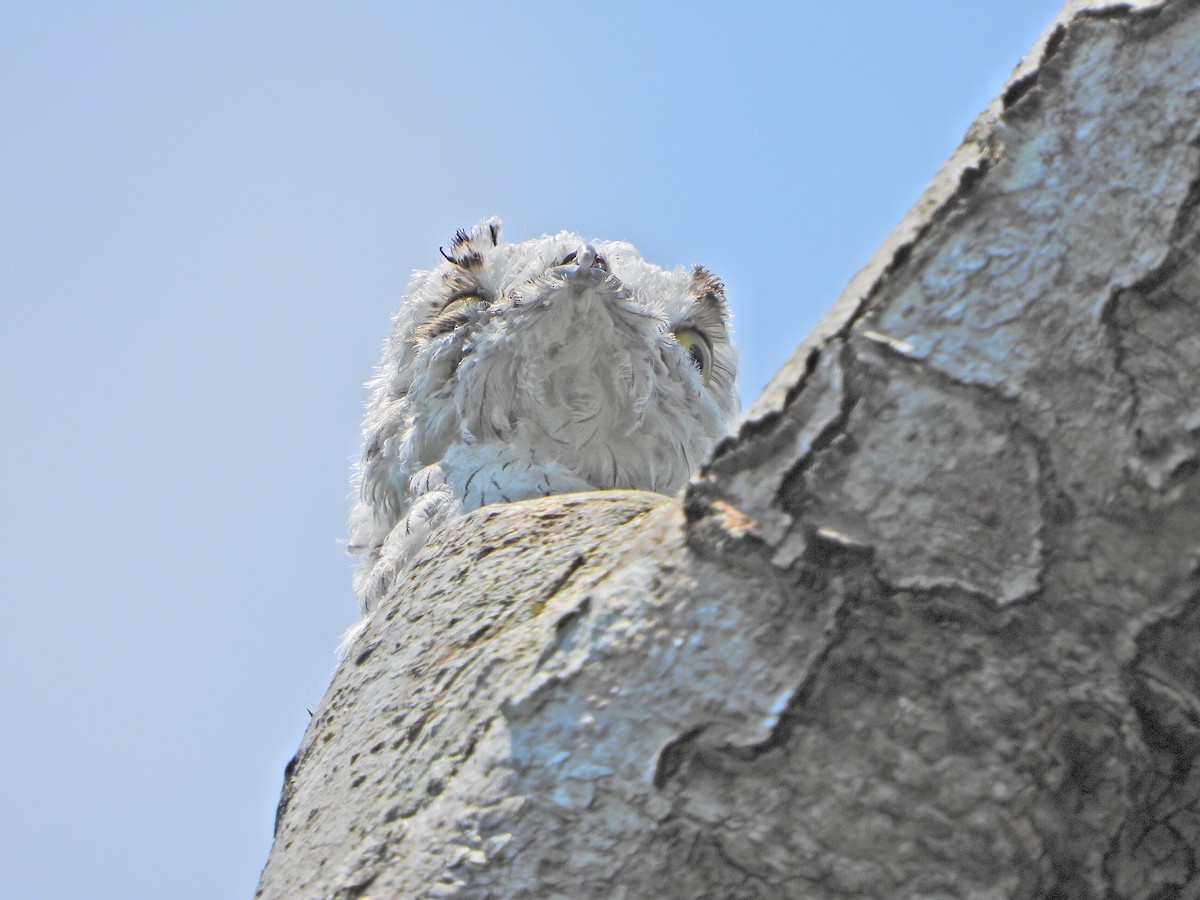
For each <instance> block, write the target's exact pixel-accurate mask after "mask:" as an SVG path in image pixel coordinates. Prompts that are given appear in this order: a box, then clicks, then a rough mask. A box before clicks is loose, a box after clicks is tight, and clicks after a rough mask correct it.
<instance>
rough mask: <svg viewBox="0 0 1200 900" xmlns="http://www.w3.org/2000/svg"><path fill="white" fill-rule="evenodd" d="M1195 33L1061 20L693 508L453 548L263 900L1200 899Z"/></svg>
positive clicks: (486, 531) (408, 612)
mask: <svg viewBox="0 0 1200 900" xmlns="http://www.w3.org/2000/svg"><path fill="white" fill-rule="evenodd" d="M1198 185H1200V4H1198V3H1196V2H1191V0H1188V2H1185V0H1164V2H1161V3H1140V4H1134V5H1132V6H1129V5H1125V6H1120V7H1115V6H1114V7H1103V6H1098V7H1096V8H1092V7H1089V6H1086V5H1083V4H1078V3H1075V4H1069V6H1068V8H1067V9H1066V10H1064V12H1063V14H1062V15H1061V16H1060V20H1059V23H1058V24H1057V25H1056V26H1055V28H1054V29H1052V30H1051V32H1049V33H1048V34H1047V36H1046V38H1044V39H1043V41H1042V42H1041V43H1040V44H1039V46H1038V47H1036V48H1035V50H1034V52H1033V53H1031V55H1030V57H1029V59H1027V60H1026V62H1024V63H1023V64H1022V66H1021V67H1020V68H1019V69H1018V71H1017V73H1016V75H1015V76H1014V80H1013V82H1012V83H1011V84H1010V86H1009V87H1008V88H1007V89H1006V91H1005V93H1004V95H1003V96H1002V97H1001V98H998V99H997V101H996V102H995V103H993V105H992V106H991V107H989V109H988V110H987V111H986V112H985V113H984V115H983V116H981V118H980V120H979V121H978V122H977V123H976V124H975V126H973V128H972V130H971V132H970V133H969V134H968V137H967V140H966V141H965V142H964V144H963V146H962V147H961V148H960V150H959V151H958V152H957V153H956V154H955V156H954V157H953V158H952V159H951V160H950V161H949V162H948V163H947V165H946V167H945V168H944V169H943V171H942V172H941V173H940V174H939V176H938V178H937V179H935V181H934V183H933V184H932V185H931V187H930V189H929V191H928V192H927V194H926V196H925V197H924V198H923V199H922V201H921V202H919V203H918V204H917V206H916V207H915V208H914V210H913V211H912V213H910V215H909V217H908V218H907V219H906V220H905V222H903V223H902V224H901V225H900V226H899V227H898V229H897V231H896V232H895V233H894V235H893V236H892V238H890V239H889V241H888V242H887V243H886V244H885V246H884V248H883V249H882V250H881V251H880V253H879V254H878V255H877V256H876V258H875V259H874V260H873V261H872V263H871V264H870V265H869V266H868V267H867V269H865V270H864V272H863V273H861V274H860V275H859V276H858V277H857V278H856V279H855V281H854V282H852V284H851V285H850V287H849V288H848V289H847V292H846V294H845V295H843V297H842V299H841V300H839V301H838V304H837V305H836V306H835V308H834V309H833V310H831V312H830V313H829V315H828V316H827V317H826V318H825V320H823V322H822V324H821V325H820V326H819V327H818V329H817V331H816V332H815V333H814V335H812V336H811V337H810V338H809V339H807V340H806V341H805V342H804V344H802V345H801V347H800V348H799V350H798V351H797V354H796V356H795V357H794V358H793V360H792V361H791V362H790V363H789V364H788V365H787V366H785V368H784V369H783V371H782V372H781V373H780V375H779V376H778V377H777V378H776V380H775V381H774V382H773V383H772V386H771V387H770V388H768V390H767V392H766V393H765V394H764V396H763V398H761V399H760V401H759V402H758V403H757V404H756V406H755V408H754V409H753V410H752V411H751V416H750V417H749V419H748V420H747V422H746V424H745V425H744V427H743V428H742V430H741V433H740V434H739V435H738V436H737V437H736V439H732V440H730V441H727V442H726V443H725V444H723V445H722V446H721V447H720V448H718V451H717V453H716V456H715V458H714V460H713V461H712V462H711V463H710V465H709V466H708V467H707V469H706V470H705V472H704V473H703V475H702V476H701V477H700V478H699V479H698V480H697V481H696V482H695V483H694V484H693V485H692V487H691V489H690V490H689V492H688V494H687V496H686V497H685V498H684V500H683V501H682V502H680V501H676V500H670V499H668V498H661V497H655V496H653V495H646V494H636V493H597V494H580V495H571V496H567V497H560V498H549V499H547V500H544V501H532V502H529V503H521V504H513V505H509V506H500V507H486V508H484V509H481V510H478V511H477V512H475V513H473V514H472V515H471V516H470V517H469V518H468V519H466V520H465V521H463V522H460V523H458V524H457V525H455V526H453V527H451V528H448V529H445V530H443V531H442V532H441V533H440V534H439V535H437V536H436V537H435V539H434V541H433V542H432V543H431V544H430V545H429V546H428V547H426V549H425V551H424V552H423V553H422V554H421V556H420V557H419V558H418V559H417V560H416V562H415V563H414V565H413V566H412V568H411V569H410V570H409V572H408V573H407V577H406V580H405V582H404V584H403V585H401V587H400V590H399V591H398V592H397V593H396V595H394V596H393V597H392V598H391V599H390V600H389V601H388V603H386V604H385V605H384V607H383V609H381V610H380V612H379V614H377V615H376V617H375V619H374V620H373V621H372V622H371V624H370V626H369V627H368V628H367V630H366V631H365V633H364V634H363V635H362V637H361V638H360V640H359V642H358V644H357V645H356V647H355V648H354V649H353V650H352V651H351V653H350V656H349V657H348V659H347V661H346V663H345V664H344V665H343V666H342V667H341V669H340V670H339V671H338V673H337V674H336V676H335V678H334V682H333V684H332V686H331V687H330V690H329V692H328V694H327V695H326V697H325V699H324V700H323V702H322V704H321V706H320V708H319V709H318V711H317V713H316V715H315V716H314V719H313V723H312V726H311V728H310V729H309V731H308V734H307V735H306V736H305V738H304V741H303V744H302V746H301V748H300V751H299V753H298V755H297V757H296V759H295V760H294V761H293V764H292V765H290V766H289V768H288V773H287V776H286V783H285V786H284V796H283V799H282V800H281V804H280V818H279V823H278V830H277V838H276V843H275V847H274V850H273V852H272V854H271V858H270V860H269V861H268V863H267V867H266V869H265V870H264V873H263V877H262V882H261V884H260V887H259V896H262V897H270V898H307V897H313V898H317V897H338V898H360V897H361V898H367V897H396V896H403V897H421V896H434V897H436V896H455V897H471V898H475V897H530V898H548V897H571V898H581V897H625V898H631V900H632V898H642V897H655V896H662V897H722V898H723V897H746V898H751V897H753V898H759V897H763V898H774V897H778V898H790V897H805V898H835V897H837V898H840V897H862V896H874V897H889V898H890V897H915V896H921V897H966V896H970V897H985V898H986V897H997V898H999V897H1050V896H1053V897H1100V896H1106V897H1114V898H1151V897H1156V898H1158V897H1163V898H1165V897H1200V755H1198V754H1200V662H1198V661H1197V660H1198V658H1200V657H1198V656H1197V649H1196V648H1197V647H1198V646H1200V478H1198V474H1197V473H1198V472H1200V254H1198V252H1197V251H1198V249H1200V220H1198V212H1197V206H1198V201H1200V187H1198Z"/></svg>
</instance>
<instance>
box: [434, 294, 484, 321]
mask: <svg viewBox="0 0 1200 900" xmlns="http://www.w3.org/2000/svg"><path fill="white" fill-rule="evenodd" d="M477 305H479V306H487V301H486V300H484V299H483V298H482V297H480V296H479V295H478V294H459V295H458V296H457V297H451V298H450V299H449V300H447V301H446V302H445V304H444V305H443V306H442V311H441V312H440V313H439V314H438V315H439V316H448V315H449V316H452V315H454V314H455V313H459V312H466V311H467V310H468V309H470V308H471V307H473V306H477Z"/></svg>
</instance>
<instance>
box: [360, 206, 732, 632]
mask: <svg viewBox="0 0 1200 900" xmlns="http://www.w3.org/2000/svg"><path fill="white" fill-rule="evenodd" d="M442 256H443V257H444V259H443V261H442V262H441V263H440V264H439V265H438V266H437V268H435V269H432V270H429V271H420V272H416V273H415V274H414V275H413V278H412V281H411V282H410V285H409V290H408V294H407V296H406V297H405V298H404V302H403V303H402V304H401V306H400V309H399V311H398V312H397V313H396V315H395V318H394V324H393V328H392V334H391V338H390V340H389V341H388V342H387V345H386V348H385V350H384V354H383V361H382V363H381V364H380V366H379V370H378V373H377V374H376V376H375V378H374V379H373V381H372V386H373V388H374V391H373V393H372V395H371V399H370V401H369V402H368V404H367V412H366V420H365V422H364V424H363V435H364V438H365V447H364V452H363V457H362V461H361V462H360V464H359V466H358V468H357V471H356V473H355V482H356V485H357V487H358V499H357V501H356V503H355V505H354V509H353V511H352V514H351V518H350V550H351V552H353V553H355V554H358V555H359V561H358V566H357V573H356V576H355V588H356V591H357V593H358V596H359V600H360V602H361V605H362V609H363V611H364V612H369V611H370V610H372V609H373V608H374V607H375V606H377V605H378V604H379V602H380V601H381V599H382V598H383V597H384V596H386V594H387V592H388V590H389V589H390V587H391V585H392V583H393V581H394V580H395V577H396V575H397V573H398V572H399V571H400V569H401V568H402V567H403V566H404V564H405V562H406V561H407V560H408V559H409V558H410V557H411V556H412V554H413V553H414V551H415V550H416V549H418V548H419V547H420V546H421V545H422V544H423V543H424V542H425V540H426V538H427V536H428V535H429V533H430V531H431V530H432V529H433V528H435V527H437V526H438V525H439V524H441V523H442V522H444V521H446V520H447V519H448V518H450V517H452V516H456V515H459V514H461V513H465V512H468V511H470V510H473V509H476V508H478V507H480V506H483V505H485V504H488V503H498V502H511V501H516V500H523V499H528V498H531V497H542V496H546V495H549V494H558V493H567V492H571V491H588V490H599V489H606V488H630V489H639V490H647V491H657V492H660V493H666V494H671V493H674V492H676V491H678V490H679V489H680V488H682V487H683V485H684V484H685V483H686V481H687V479H688V476H689V474H690V473H691V472H692V471H693V470H694V469H695V468H696V467H697V466H698V465H699V464H700V463H701V462H702V461H703V460H704V458H705V456H706V455H707V454H708V453H709V451H710V450H711V449H712V446H713V444H714V443H715V441H716V440H717V438H719V437H720V436H721V435H722V434H724V433H726V432H727V431H728V430H729V428H730V426H731V424H732V420H733V418H734V416H735V415H736V414H737V408H738V399H737V390H736V386H735V379H736V368H737V354H736V351H735V350H734V347H733V344H732V343H731V342H730V337H729V331H730V328H729V312H728V309H727V306H726V300H725V291H724V287H723V286H722V284H721V282H720V281H719V280H718V279H717V278H716V277H714V276H713V275H712V274H711V273H710V272H708V271H707V270H706V269H704V268H702V267H699V266H697V267H696V268H694V269H692V270H690V271H688V270H685V269H682V268H679V269H674V270H670V271H667V270H664V269H660V268H659V267H657V266H655V265H652V264H651V263H648V262H646V261H645V260H644V259H642V257H641V255H640V254H639V253H638V252H637V250H636V249H634V248H633V247H632V246H631V245H630V244H626V243H623V242H617V241H611V242H610V241H605V242H600V241H597V242H596V243H587V242H585V241H584V240H583V239H582V238H580V237H579V236H578V235H575V234H570V233H568V232H560V233H558V234H555V235H546V236H544V237H540V238H537V239H535V240H529V241H523V242H521V243H515V244H507V243H502V242H501V241H500V223H499V220H497V219H486V220H484V221H482V222H480V223H479V224H478V225H476V226H475V227H474V228H472V229H471V230H470V231H465V232H464V231H460V232H459V233H458V234H457V235H456V237H455V239H454V241H453V243H451V245H450V247H449V249H443V250H442Z"/></svg>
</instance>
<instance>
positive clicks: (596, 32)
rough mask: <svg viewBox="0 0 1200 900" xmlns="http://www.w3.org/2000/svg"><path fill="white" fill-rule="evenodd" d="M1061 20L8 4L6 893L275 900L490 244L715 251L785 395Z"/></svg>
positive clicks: (905, 7)
mask: <svg viewBox="0 0 1200 900" xmlns="http://www.w3.org/2000/svg"><path fill="white" fill-rule="evenodd" d="M1057 7H1058V3H1057V2H1056V0H1005V2H1003V3H996V2H982V0H942V2H932V0H925V2H906V0H886V2H885V0H874V2H868V0H855V2H847V0H840V2H838V0H833V2H821V3H817V2H795V3H790V4H788V3H756V2H748V0H741V2H736V3H729V4H724V5H722V6H719V7H718V6H716V5H712V6H709V5H706V4H682V3H678V4H676V3H661V4H649V5H645V6H643V4H637V3H601V2H594V3H584V4H548V3H546V4H543V3H501V2H491V3H483V2H469V0H459V2H454V3H437V4H434V3H425V4H419V5H418V4H412V3H387V4H384V3H375V4H368V3H347V4H337V5H334V4H328V5H319V4H310V3H290V4H261V3H223V2H205V3H194V4H186V5H184V4H176V3H144V4H125V3H111V2H109V3H102V4H96V3H92V4H83V3H79V4H62V3H53V2H13V0H8V2H0V303H2V309H3V319H2V320H0V323H2V324H0V412H2V413H3V422H4V430H3V433H2V434H3V439H2V440H0V472H2V473H3V474H2V475H0V503H2V505H3V516H2V517H0V548H3V549H2V553H3V556H2V558H0V598H2V605H0V685H2V687H0V691H2V692H3V694H2V696H3V704H2V710H3V712H2V713H0V721H2V722H3V725H2V726H0V727H2V730H0V897H4V898H20V900H28V898H84V900H95V898H109V897H112V898H173V900H176V898H179V900H187V898H236V897H250V896H251V895H252V893H253V890H254V886H255V882H256V880H257V877H258V873H259V870H260V869H261V867H262V864H263V862H264V861H265V859H266V855H267V852H268V849H269V847H270V842H271V826H272V819H273V816H274V811H275V803H276V799H277V796H278V791H279V787H280V784H281V779H282V773H283V767H284V764H285V763H286V762H287V760H288V758H289V757H290V756H291V754H292V752H293V751H294V750H295V749H296V747H297V745H298V744H299V741H300V738H301V735H302V734H303V732H304V729H305V727H306V725H307V724H308V713H307V712H306V709H305V708H306V707H315V705H316V704H317V703H318V702H319V701H320V698H321V695H322V693H323V691H324V689H325V687H326V685H327V684H328V682H329V677H330V673H331V668H332V665H333V650H334V647H335V645H336V643H337V639H338V636H339V634H340V632H341V631H342V630H343V629H344V628H345V627H346V626H347V625H348V624H350V622H351V621H352V619H353V618H354V615H355V606H354V601H353V597H352V594H351V590H350V577H349V561H348V558H347V557H346V556H345V553H344V548H343V547H342V545H341V544H339V539H340V538H341V537H342V534H343V522H344V517H345V512H346V508H347V503H348V478H349V471H350V465H351V460H352V459H353V458H354V457H355V456H356V455H357V453H358V447H359V439H358V427H359V421H360V414H361V409H362V403H363V401H364V399H365V396H366V394H365V391H364V390H363V389H362V386H361V384H362V382H363V380H364V379H365V378H367V377H368V376H369V375H370V372H371V368H372V367H373V366H374V365H375V363H376V361H377V359H378V353H379V346H380V343H381V342H382V340H383V338H384V337H385V335H386V333H387V329H388V319H389V316H390V314H391V312H392V310H393V309H394V308H395V306H396V305H397V304H398V302H399V300H400V297H401V294H402V291H403V289H404V286H405V283H406V282H407V279H408V274H409V271H410V270H411V269H413V268H416V267H427V266H430V265H432V264H433V263H435V262H436V261H437V258H438V257H437V248H438V246H439V244H444V243H447V242H448V240H449V238H450V236H451V235H452V233H453V231H454V230H455V229H456V228H459V227H464V226H469V225H471V224H472V223H473V222H475V221H476V220H477V219H479V218H481V217H483V216H486V215H490V214H493V213H498V214H500V215H501V216H503V217H504V222H505V234H506V236H507V237H508V238H511V239H521V238H525V237H533V236H536V235H539V234H541V233H543V232H546V231H556V230H559V229H562V228H569V229H572V230H575V231H579V232H582V233H583V234H585V235H586V236H589V237H595V238H624V239H628V240H630V241H632V242H633V243H634V244H636V245H637V246H638V247H639V248H640V249H641V250H642V252H643V253H644V254H645V255H646V257H647V258H649V259H651V260H653V261H655V262H658V263H660V264H662V265H672V266H673V265H677V264H685V265H691V264H693V263H703V264H705V265H707V266H709V267H710V268H712V269H713V270H714V271H715V272H717V273H718V274H719V275H721V276H722V277H723V278H724V280H725V282H726V284H727V286H728V290H729V296H730V299H731V302H732V305H733V309H734V315H735V325H736V329H737V331H736V336H737V340H738V343H739V344H740V346H741V350H742V356H743V373H742V396H743V402H744V403H748V402H749V401H750V400H751V399H753V397H754V396H755V395H756V394H757V393H758V391H759V390H760V388H761V387H762V386H763V384H764V383H765V382H766V381H767V379H768V378H769V377H770V376H771V374H772V373H773V372H774V370H775V369H776V368H778V367H779V365H780V364H781V363H782V362H783V361H784V359H785V358H786V357H787V355H788V353H789V351H790V350H791V349H792V348H793V347H794V346H795V345H796V344H797V343H798V342H799V341H800V339H801V338H802V337H804V335H805V333H806V332H807V331H808V330H809V329H810V328H811V326H812V324H813V323H814V322H815V321H816V319H817V318H818V317H819V316H820V314H821V313H822V312H823V311H824V310H825V309H826V308H827V307H828V306H829V305H830V304H831V303H832V302H833V300H834V299H835V298H836V297H837V295H838V294H839V292H840V291H841V289H842V287H843V286H844V285H845V283H846V282H847V281H848V280H849V278H850V277H851V276H852V275H853V274H854V272H855V271H856V270H857V269H858V268H859V267H861V266H862V265H863V263H865V262H866V260H867V258H868V257H869V256H870V254H871V252H872V251H873V250H874V249H875V247H876V246H877V245H878V244H879V243H880V242H881V241H882V239H883V238H884V236H885V235H886V234H887V232H888V231H889V230H891V228H892V226H893V225H895V224H896V223H897V222H898V221H899V220H900V218H901V217H902V216H903V214H904V213H905V211H906V209H907V208H908V206H909V205H910V204H911V203H912V202H913V201H914V200H915V199H916V197H917V196H918V194H919V193H920V191H921V189H922V188H923V187H924V185H925V184H926V182H927V181H928V180H929V178H930V176H932V175H933V173H934V172H935V171H936V169H937V168H938V166H939V165H940V164H941V163H942V161H943V160H944V159H945V158H946V157H947V156H948V155H949V154H950V152H951V151H952V150H953V149H954V147H955V146H956V145H957V143H958V141H959V139H960V138H961V136H962V134H963V132H964V130H965V129H966V127H967V126H968V125H969V124H970V122H971V121H972V119H973V118H974V117H975V115H976V114H977V113H978V112H979V111H980V110H981V109H982V108H983V107H984V105H985V104H986V103H987V102H988V100H989V99H990V98H991V97H992V96H993V95H994V94H995V93H996V92H997V90H998V89H999V87H1000V86H1001V84H1002V83H1003V81H1004V79H1005V78H1006V77H1007V75H1008V73H1009V72H1010V70H1011V69H1012V67H1013V66H1014V65H1015V64H1016V62H1017V61H1018V59H1019V58H1020V56H1021V55H1022V53H1024V51H1025V50H1026V49H1027V48H1028V47H1029V45H1030V44H1031V43H1032V42H1033V40H1034V39H1035V38H1036V37H1037V35H1038V34H1039V33H1040V32H1041V31H1042V30H1043V29H1044V28H1045V26H1046V25H1047V24H1048V23H1049V22H1050V20H1051V18H1052V17H1053V14H1054V12H1055V11H1056V9H1057Z"/></svg>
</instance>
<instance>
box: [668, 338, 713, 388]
mask: <svg viewBox="0 0 1200 900" xmlns="http://www.w3.org/2000/svg"><path fill="white" fill-rule="evenodd" d="M675 340H676V341H677V342H678V344H679V346H680V347H682V348H683V349H684V350H686V351H687V352H688V356H690V357H691V358H692V362H693V363H694V364H695V366H696V370H697V371H698V372H699V373H700V377H701V378H702V379H703V380H704V383H705V384H708V379H709V378H710V377H712V363H713V354H712V346H711V345H710V344H709V343H708V338H707V337H705V335H704V332H702V331H698V330H697V329H695V328H680V329H679V330H678V331H676V332H675Z"/></svg>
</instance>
